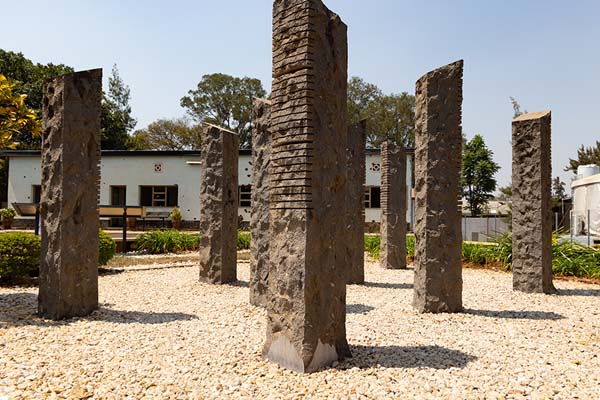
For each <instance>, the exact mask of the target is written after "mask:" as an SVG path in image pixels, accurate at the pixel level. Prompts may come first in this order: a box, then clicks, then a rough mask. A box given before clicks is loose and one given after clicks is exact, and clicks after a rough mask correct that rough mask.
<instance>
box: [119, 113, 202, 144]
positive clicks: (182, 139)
mask: <svg viewBox="0 0 600 400" xmlns="http://www.w3.org/2000/svg"><path fill="white" fill-rule="evenodd" d="M201 132H202V129H201V125H200V124H193V123H192V122H191V121H190V120H189V119H188V118H175V119H159V120H157V121H154V122H153V123H151V124H150V125H148V127H147V128H146V129H140V130H137V131H135V132H134V133H133V135H132V138H131V139H132V141H131V143H132V144H131V145H130V147H135V148H139V147H141V148H142V149H144V150H146V149H147V150H198V149H200V144H201Z"/></svg>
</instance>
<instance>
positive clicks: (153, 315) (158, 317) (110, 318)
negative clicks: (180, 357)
mask: <svg viewBox="0 0 600 400" xmlns="http://www.w3.org/2000/svg"><path fill="white" fill-rule="evenodd" d="M37 306H38V303H37V295H36V294H35V293H8V294H0V327H3V328H7V327H11V326H29V325H32V326H43V327H52V326H62V325H68V324H71V323H73V322H75V321H78V320H88V321H105V322H112V323H118V324H144V325H154V324H166V323H169V322H174V321H189V320H193V319H197V316H195V315H192V314H185V313H177V312H173V313H157V312H143V311H130V310H115V309H112V308H108V307H107V305H100V307H99V308H98V309H97V310H95V311H94V312H92V313H91V314H90V315H88V316H85V317H80V318H73V319H69V320H63V321H51V320H46V319H42V318H40V317H38V316H37Z"/></svg>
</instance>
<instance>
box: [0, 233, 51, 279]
mask: <svg viewBox="0 0 600 400" xmlns="http://www.w3.org/2000/svg"><path fill="white" fill-rule="evenodd" d="M40 248H41V240H40V238H39V236H35V235H33V234H31V233H25V232H11V233H4V234H1V235H0V278H11V277H26V276H37V274H38V270H39V266H40Z"/></svg>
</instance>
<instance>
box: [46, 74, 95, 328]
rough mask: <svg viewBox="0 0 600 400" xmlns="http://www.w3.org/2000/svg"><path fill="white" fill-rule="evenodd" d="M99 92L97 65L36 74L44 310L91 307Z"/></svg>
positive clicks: (63, 313) (53, 314)
mask: <svg viewBox="0 0 600 400" xmlns="http://www.w3.org/2000/svg"><path fill="white" fill-rule="evenodd" d="M101 99H102V70H101V69H94V70H90V71H83V72H76V73H72V74H67V75H63V76H59V77H56V78H51V79H48V80H46V81H45V82H44V97H43V106H42V118H43V132H44V133H43V143H42V193H41V218H42V248H41V254H42V256H41V260H40V261H41V262H40V283H39V287H40V289H39V297H38V313H39V315H40V316H41V317H44V318H50V319H54V320H60V319H64V318H71V317H81V316H85V315H88V314H89V313H91V312H92V311H93V310H95V309H96V308H98V229H99V227H100V223H99V216H98V193H99V182H100V166H99V163H100V110H101Z"/></svg>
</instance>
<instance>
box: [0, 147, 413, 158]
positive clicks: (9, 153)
mask: <svg viewBox="0 0 600 400" xmlns="http://www.w3.org/2000/svg"><path fill="white" fill-rule="evenodd" d="M405 151H406V153H407V154H414V152H415V149H414V148H413V147H407V148H405ZM41 153H42V152H41V150H2V151H0V157H35V156H41ZM366 153H367V154H380V153H381V151H380V149H375V148H367V149H366ZM101 154H102V157H123V156H128V157H142V156H173V157H178V156H179V157H180V156H199V155H200V150H102V153H101ZM239 154H240V155H248V156H249V155H252V150H251V149H240V153H239Z"/></svg>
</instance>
